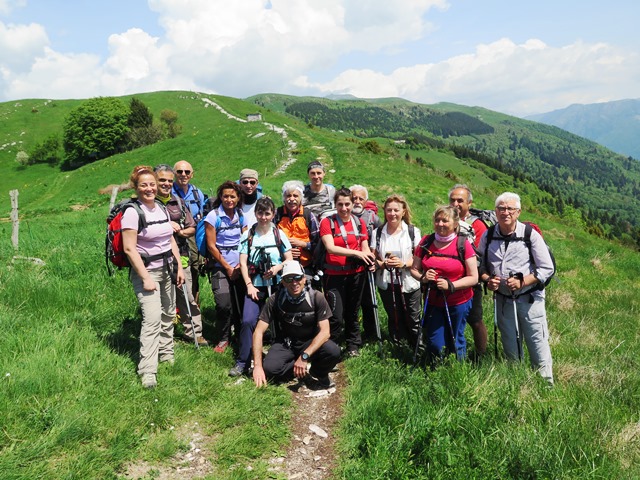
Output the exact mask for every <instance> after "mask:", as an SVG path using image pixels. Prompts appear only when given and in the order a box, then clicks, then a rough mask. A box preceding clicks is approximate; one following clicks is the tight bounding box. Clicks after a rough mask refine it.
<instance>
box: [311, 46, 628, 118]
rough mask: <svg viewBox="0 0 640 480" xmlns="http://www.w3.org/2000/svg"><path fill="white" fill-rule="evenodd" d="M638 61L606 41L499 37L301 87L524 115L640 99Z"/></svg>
mask: <svg viewBox="0 0 640 480" xmlns="http://www.w3.org/2000/svg"><path fill="white" fill-rule="evenodd" d="M639 75H640V58H639V57H638V55H637V54H636V53H633V52H625V51H623V50H620V49H616V48H615V47H613V46H611V45H607V44H585V43H582V42H576V43H574V44H572V45H567V46H565V47H562V48H553V47H549V46H547V45H545V44H544V43H543V42H542V41H540V40H537V39H531V40H529V41H527V42H525V43H523V44H516V43H514V42H513V41H511V40H509V39H506V38H503V39H500V40H497V41H496V42H493V43H491V44H485V45H479V46H478V47H477V48H476V50H475V52H473V53H469V54H465V55H460V56H456V57H452V58H450V59H447V60H444V61H442V62H438V63H425V64H418V65H414V66H407V67H403V68H399V69H396V70H394V71H393V72H391V73H389V74H386V75H385V74H381V73H380V72H375V71H372V70H369V69H362V70H348V71H345V72H343V73H341V74H340V75H338V76H336V77H335V78H334V79H332V80H330V81H328V82H324V83H318V82H316V83H313V82H311V81H309V79H308V78H306V77H301V78H299V79H298V85H300V86H302V87H305V88H307V89H309V90H318V91H320V92H322V93H323V94H327V93H333V92H339V93H350V94H353V95H356V96H359V97H381V96H398V97H403V98H406V99H409V100H413V101H416V102H420V103H436V102H440V101H447V102H454V103H460V104H464V105H480V106H484V107H487V108H490V109H492V110H497V111H501V112H505V113H513V114H518V115H528V114H533V113H538V112H544V111H548V110H553V109H556V108H561V107H564V106H567V105H569V104H571V103H591V102H598V101H609V100H615V99H618V98H620V97H619V96H618V95H619V93H618V92H621V91H622V92H633V91H635V92H636V93H635V95H637V96H640V85H638V84H637V81H635V80H634V79H637V78H638V77H639Z"/></svg>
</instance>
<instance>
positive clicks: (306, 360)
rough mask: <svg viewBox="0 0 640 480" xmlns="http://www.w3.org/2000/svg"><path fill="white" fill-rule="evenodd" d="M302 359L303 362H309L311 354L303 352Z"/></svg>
mask: <svg viewBox="0 0 640 480" xmlns="http://www.w3.org/2000/svg"><path fill="white" fill-rule="evenodd" d="M300 358H301V359H302V360H304V361H305V362H308V361H309V354H308V353H307V352H302V355H300Z"/></svg>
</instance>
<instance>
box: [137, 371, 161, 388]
mask: <svg viewBox="0 0 640 480" xmlns="http://www.w3.org/2000/svg"><path fill="white" fill-rule="evenodd" d="M140 380H141V381H142V386H143V387H144V388H156V386H158V381H157V380H156V374H155V373H143V374H142V375H140Z"/></svg>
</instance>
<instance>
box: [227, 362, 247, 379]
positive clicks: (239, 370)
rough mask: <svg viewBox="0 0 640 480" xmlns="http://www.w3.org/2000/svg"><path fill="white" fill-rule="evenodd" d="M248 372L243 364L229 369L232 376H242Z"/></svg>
mask: <svg viewBox="0 0 640 480" xmlns="http://www.w3.org/2000/svg"><path fill="white" fill-rule="evenodd" d="M245 372H246V370H245V368H244V367H243V366H242V365H236V366H235V367H233V368H232V369H231V370H229V376H230V377H241V376H242V375H244V374H245Z"/></svg>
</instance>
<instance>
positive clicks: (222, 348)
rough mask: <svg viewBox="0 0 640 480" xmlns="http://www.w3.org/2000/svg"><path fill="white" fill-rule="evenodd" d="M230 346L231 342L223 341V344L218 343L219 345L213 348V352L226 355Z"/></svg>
mask: <svg viewBox="0 0 640 480" xmlns="http://www.w3.org/2000/svg"><path fill="white" fill-rule="evenodd" d="M228 346H229V342H228V341H227V340H223V341H222V342H218V344H217V345H216V346H215V347H213V351H214V352H216V353H224V351H225V350H226V349H227V347H228Z"/></svg>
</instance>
